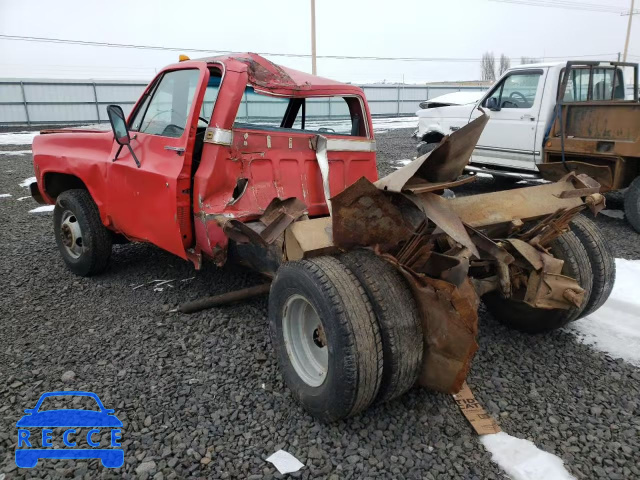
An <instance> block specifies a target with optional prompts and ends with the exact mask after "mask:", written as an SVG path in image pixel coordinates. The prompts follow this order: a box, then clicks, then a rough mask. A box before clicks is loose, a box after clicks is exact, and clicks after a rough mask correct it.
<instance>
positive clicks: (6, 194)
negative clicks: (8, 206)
mask: <svg viewBox="0 0 640 480" xmlns="http://www.w3.org/2000/svg"><path fill="white" fill-rule="evenodd" d="M10 196H11V194H10V193H0V198H9V197H10Z"/></svg>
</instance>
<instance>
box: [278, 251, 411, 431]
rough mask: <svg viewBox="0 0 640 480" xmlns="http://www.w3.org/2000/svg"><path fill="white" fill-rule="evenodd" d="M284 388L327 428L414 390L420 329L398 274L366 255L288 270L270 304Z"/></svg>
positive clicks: (288, 267)
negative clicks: (324, 423)
mask: <svg viewBox="0 0 640 480" xmlns="http://www.w3.org/2000/svg"><path fill="white" fill-rule="evenodd" d="M269 322H270V328H271V337H272V343H273V345H274V348H275V351H276V354H277V356H278V363H279V365H280V370H281V372H282V375H283V378H284V380H285V383H286V384H287V386H288V387H289V389H290V390H291V392H292V393H293V395H294V396H295V397H296V398H297V400H298V401H299V402H300V403H301V404H302V405H303V406H304V408H305V409H306V410H307V411H309V413H311V414H312V415H313V416H315V417H316V418H319V419H321V420H323V421H326V422H331V421H335V420H338V419H341V418H345V417H348V416H351V415H354V414H356V413H358V412H361V411H362V410H364V409H366V408H367V407H368V406H369V405H371V404H372V403H373V402H375V401H388V400H391V399H393V398H396V397H397V396H399V395H401V394H403V393H404V392H405V391H407V390H408V389H409V388H411V386H413V384H414V383H415V381H416V379H417V376H418V373H419V371H420V365H421V362H422V327H421V324H420V319H419V316H418V313H417V309H416V306H415V302H414V300H413V297H412V296H411V293H410V292H409V290H408V286H407V285H406V284H405V281H404V279H403V278H402V277H401V276H400V275H399V274H398V273H397V272H396V271H395V269H394V267H393V266H391V265H390V264H387V263H386V262H385V261H383V260H381V259H380V258H378V257H377V256H376V255H374V254H373V253H370V252H368V251H355V252H350V253H349V254H346V255H344V256H342V257H341V258H340V259H338V258H336V257H318V258H315V259H310V260H301V261H298V262H288V263H285V264H284V265H283V266H282V267H281V268H280V269H279V270H278V273H277V275H276V278H275V280H274V282H273V284H272V286H271V293H270V296H269Z"/></svg>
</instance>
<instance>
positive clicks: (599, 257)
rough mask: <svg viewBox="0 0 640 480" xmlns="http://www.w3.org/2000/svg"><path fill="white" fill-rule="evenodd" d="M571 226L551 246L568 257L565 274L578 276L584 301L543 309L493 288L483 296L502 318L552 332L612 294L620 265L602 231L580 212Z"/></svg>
mask: <svg viewBox="0 0 640 480" xmlns="http://www.w3.org/2000/svg"><path fill="white" fill-rule="evenodd" d="M569 226H570V230H569V231H568V232H565V233H564V234H563V235H561V236H559V237H558V238H557V239H555V240H554V241H553V242H552V243H551V245H550V250H551V253H552V254H553V256H554V257H556V258H559V259H560V260H564V265H563V268H562V274H563V275H566V276H568V277H571V278H575V279H576V280H577V281H578V284H579V285H580V286H581V287H582V288H583V289H584V290H585V295H584V300H583V302H582V304H581V305H580V306H579V307H571V308H569V309H567V310H561V309H554V310H542V309H537V308H533V307H531V306H529V305H527V304H525V303H522V302H518V301H514V300H510V299H507V298H504V297H503V296H502V295H501V294H500V293H499V292H491V293H488V294H486V295H485V296H484V297H483V298H482V300H483V302H484V304H485V305H486V307H487V309H488V310H489V312H491V314H492V315H493V316H494V317H495V318H496V319H497V320H498V321H500V322H501V323H503V324H505V325H506V326H508V327H511V328H515V329H517V330H521V331H524V332H529V333H542V332H548V331H551V330H555V329H558V328H561V327H563V326H565V325H567V324H568V323H570V322H572V321H575V320H578V319H580V318H583V317H586V316H587V315H589V314H591V313H593V312H594V311H596V310H597V309H598V308H600V306H602V304H603V303H604V302H605V301H606V300H607V298H609V295H610V294H611V289H612V288H613V283H614V281H615V274H616V267H615V261H614V258H613V256H612V255H611V252H610V251H609V248H608V246H607V243H606V241H605V239H604V237H603V235H602V233H601V232H600V230H599V229H598V227H597V226H596V224H595V223H594V222H593V221H592V220H590V219H589V218H587V217H585V216H584V215H577V216H576V217H575V218H574V219H573V220H572V221H571V223H570V225H569Z"/></svg>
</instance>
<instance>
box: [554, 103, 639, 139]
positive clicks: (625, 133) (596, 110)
mask: <svg viewBox="0 0 640 480" xmlns="http://www.w3.org/2000/svg"><path fill="white" fill-rule="evenodd" d="M564 116H565V124H564V132H565V135H566V136H567V137H575V138H589V139H597V140H615V141H625V142H634V141H635V142H637V141H640V105H639V104H637V103H613V104H599V103H579V104H575V105H566V106H565V114H564Z"/></svg>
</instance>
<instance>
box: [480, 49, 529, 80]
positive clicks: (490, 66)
mask: <svg viewBox="0 0 640 480" xmlns="http://www.w3.org/2000/svg"><path fill="white" fill-rule="evenodd" d="M539 61H540V60H538V59H537V58H533V57H520V63H521V64H522V65H524V64H529V63H538V62H539ZM510 68H511V59H510V58H509V57H507V56H506V55H505V54H504V53H501V54H500V60H499V63H497V62H496V56H495V55H494V54H493V52H484V54H483V55H482V60H481V62H480V75H481V78H482V80H483V81H485V82H493V81H495V79H496V78H498V77H500V76H501V75H502V74H503V73H504V72H506V71H507V70H509V69H510Z"/></svg>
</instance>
